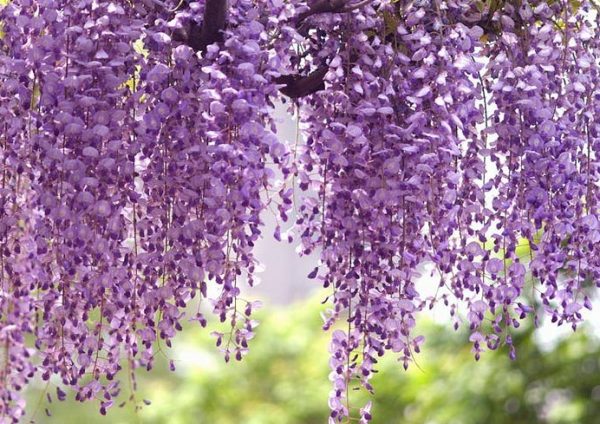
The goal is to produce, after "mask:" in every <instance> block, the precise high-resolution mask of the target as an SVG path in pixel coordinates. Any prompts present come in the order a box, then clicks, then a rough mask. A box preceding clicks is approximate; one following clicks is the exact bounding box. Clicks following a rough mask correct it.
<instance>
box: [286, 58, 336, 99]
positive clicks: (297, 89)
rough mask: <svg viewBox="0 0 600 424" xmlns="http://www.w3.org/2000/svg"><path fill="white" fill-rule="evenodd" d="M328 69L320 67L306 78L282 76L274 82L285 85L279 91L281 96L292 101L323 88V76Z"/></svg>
mask: <svg viewBox="0 0 600 424" xmlns="http://www.w3.org/2000/svg"><path fill="white" fill-rule="evenodd" d="M328 70H329V68H328V67H327V66H322V67H320V68H318V69H317V70H316V71H313V72H311V73H310V74H308V75H307V76H300V75H282V76H280V77H279V78H277V79H276V80H275V82H277V83H278V84H285V87H283V88H282V89H281V90H280V91H281V94H283V95H285V96H288V97H290V98H292V99H297V98H300V97H304V96H308V95H309V94H312V93H315V92H317V91H319V90H323V89H324V88H325V82H324V78H325V74H326V73H327V71H328Z"/></svg>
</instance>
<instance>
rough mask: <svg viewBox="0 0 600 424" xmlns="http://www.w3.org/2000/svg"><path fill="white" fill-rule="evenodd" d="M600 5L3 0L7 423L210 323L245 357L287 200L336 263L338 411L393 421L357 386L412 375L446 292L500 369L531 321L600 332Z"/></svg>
mask: <svg viewBox="0 0 600 424" xmlns="http://www.w3.org/2000/svg"><path fill="white" fill-rule="evenodd" d="M597 17H598V11H597V9H596V6H595V5H594V4H593V3H591V2H590V1H587V0H583V1H570V0H506V1H504V0H491V1H473V0H471V1H469V0H413V1H409V0H314V1H308V3H306V2H305V1H304V0H228V1H227V0H205V1H199V2H187V1H181V2H179V1H169V0H163V1H159V0H131V1H126V0H37V1H36V0H0V422H1V423H10V422H18V421H20V420H21V419H22V418H23V417H24V414H25V410H26V406H25V401H24V398H23V391H24V390H25V388H26V387H27V384H28V383H29V382H30V381H31V380H32V379H33V378H34V377H35V376H38V377H41V379H43V380H45V381H52V382H53V386H51V387H56V390H55V392H56V393H53V397H56V398H58V399H59V400H63V399H64V398H65V397H66V396H67V395H68V394H69V393H74V396H75V397H76V399H77V400H80V401H86V400H97V401H98V402H99V407H100V412H101V413H102V414H105V413H106V411H107V409H109V408H110V407H111V406H112V405H113V402H114V401H115V400H116V399H118V398H119V397H120V394H122V393H127V391H129V390H131V391H132V392H133V391H135V371H136V369H138V368H146V369H148V370H149V369H151V368H152V366H153V363H154V360H155V357H156V355H158V354H162V353H163V352H164V351H165V349H166V347H169V346H170V345H171V340H172V339H173V337H174V336H175V335H176V333H177V332H178V331H179V330H181V329H182V323H183V322H184V321H189V320H191V321H196V322H197V323H198V325H201V326H203V327H204V326H207V325H208V326H209V327H212V329H213V330H214V331H213V334H214V336H215V338H216V345H217V346H219V348H220V349H221V350H222V352H223V355H224V358H225V360H226V361H228V360H229V359H236V360H241V359H242V358H243V357H244V356H245V355H246V354H247V352H248V346H249V344H251V343H250V342H249V341H250V339H252V337H253V335H254V331H255V327H256V326H257V322H256V321H254V320H253V319H252V318H251V315H252V312H253V311H254V310H255V309H256V308H257V307H258V306H259V302H257V301H251V300H247V299H245V298H244V297H245V293H248V292H249V289H247V288H245V287H248V286H250V287H251V286H252V285H253V284H254V282H255V277H254V273H255V271H256V269H257V260H256V258H255V252H254V246H255V244H256V242H257V240H258V239H259V238H260V237H262V236H267V237H272V234H271V230H270V231H269V234H266V235H265V234H263V231H264V229H265V227H264V219H265V216H266V214H270V213H275V214H276V215H277V219H278V222H279V224H278V225H277V228H276V230H275V234H274V236H275V238H276V239H278V240H283V242H288V241H289V242H292V243H296V244H297V245H298V251H299V252H300V254H302V255H307V254H311V253H312V252H316V253H317V254H318V255H320V261H319V263H318V264H315V268H314V271H312V272H311V273H310V274H309V275H308V278H310V279H313V280H315V281H317V282H318V284H320V285H322V286H323V287H325V288H326V289H327V291H328V292H329V293H330V295H329V296H328V297H327V299H326V301H325V306H324V309H326V312H325V314H324V329H325V330H329V331H331V345H330V352H331V358H330V366H331V374H330V380H331V384H332V390H331V395H330V398H329V405H330V408H331V415H330V418H329V421H330V423H337V422H347V421H350V420H355V421H360V422H367V421H369V420H370V418H371V411H370V404H367V405H354V404H352V403H351V399H350V398H351V394H352V392H353V390H354V389H357V388H362V389H364V390H367V391H369V392H371V391H373V387H371V385H370V384H369V381H370V379H371V377H372V375H373V372H374V371H376V367H377V365H376V364H377V358H378V357H380V356H382V355H384V354H385V353H386V352H388V353H389V354H390V355H396V356H397V357H398V359H399V361H400V362H401V363H402V364H403V365H404V367H407V366H409V363H410V362H411V360H412V357H413V355H414V353H415V352H418V351H419V349H420V348H421V347H422V344H423V342H424V340H423V337H421V336H419V334H416V333H415V331H414V327H415V320H416V317H417V315H418V313H419V312H421V311H423V310H425V309H428V308H432V307H434V305H435V304H436V303H441V304H445V305H446V306H448V309H449V312H450V315H451V317H452V321H451V325H452V324H454V327H456V328H458V327H459V325H461V323H463V324H464V325H465V326H467V327H468V328H469V329H470V332H471V336H470V341H471V342H472V345H473V353H474V356H475V357H476V358H477V359H478V358H479V355H480V353H481V352H482V351H484V350H486V349H497V348H504V349H506V350H507V352H508V353H509V355H510V356H511V357H512V358H514V357H515V347H514V346H513V343H512V339H511V332H513V331H514V329H515V328H517V327H519V323H520V321H521V320H523V319H526V318H527V317H531V319H533V320H534V321H535V322H536V323H538V322H540V320H541V319H547V320H548V321H552V322H555V323H556V324H557V325H567V326H572V327H573V329H575V328H576V327H577V326H578V324H579V323H580V321H581V320H582V311H583V308H588V309H591V307H592V304H591V300H590V298H591V297H592V294H593V290H594V288H595V287H597V286H598V285H600V224H599V222H598V213H599V200H600V191H599V189H600V124H599V123H598V115H599V113H600V29H599V28H598V22H597ZM279 102H284V104H285V105H287V106H288V107H289V110H290V111H291V112H294V113H296V114H297V116H298V117H299V118H298V119H299V121H300V128H301V131H302V137H299V139H298V140H295V141H294V140H292V141H289V140H284V139H282V138H280V137H278V135H277V132H276V126H275V123H276V117H275V115H274V109H275V105H276V104H277V103H279ZM524 247H525V248H524ZM523 251H525V252H526V254H524V255H523V254H521V253H522V252H523ZM423 269H427V270H428V271H427V275H423V276H422V277H420V275H419V273H420V272H421V271H422V270H423ZM429 270H431V272H429ZM282 284H285V282H282ZM432 286H433V290H431V287H432ZM241 288H242V289H243V292H244V294H242V295H241V294H240V293H241V292H240V289H241ZM212 293H216V295H214V296H213V295H212ZM196 311H197V312H196ZM207 313H212V314H213V315H214V316H213V315H211V316H208V314H207ZM205 314H206V316H205ZM298 325H301V323H299V324H298ZM54 384H56V385H57V386H54ZM131 399H135V398H134V397H132V398H131ZM324 401H326V400H324Z"/></svg>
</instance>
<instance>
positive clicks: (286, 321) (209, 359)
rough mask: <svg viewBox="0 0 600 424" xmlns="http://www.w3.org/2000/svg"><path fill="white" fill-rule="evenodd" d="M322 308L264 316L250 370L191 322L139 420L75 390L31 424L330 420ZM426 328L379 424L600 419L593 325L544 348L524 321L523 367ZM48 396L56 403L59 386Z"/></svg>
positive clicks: (391, 382)
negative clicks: (103, 410)
mask: <svg viewBox="0 0 600 424" xmlns="http://www.w3.org/2000/svg"><path fill="white" fill-rule="evenodd" d="M318 300H319V299H309V300H305V301H303V302H301V303H297V304H295V305H291V306H287V307H285V308H278V309H277V308H275V307H271V306H269V307H266V308H265V310H263V311H262V313H258V314H257V315H258V318H259V319H260V321H261V325H260V326H259V327H258V329H257V336H256V338H255V339H254V340H252V342H251V346H250V354H249V355H248V356H247V357H246V358H245V359H244V361H242V362H234V363H229V364H225V363H224V361H223V359H222V356H221V354H220V353H219V352H218V350H217V349H216V348H215V347H214V338H212V337H210V336H209V335H208V333H209V331H206V330H203V329H201V328H199V327H198V328H197V327H191V326H190V327H189V328H187V329H186V331H184V332H183V333H182V334H180V336H179V337H178V338H177V339H176V343H175V347H174V348H173V349H171V350H170V351H169V352H168V353H169V355H170V358H171V359H173V360H175V364H176V366H177V369H176V371H175V372H171V371H169V370H168V369H169V367H168V360H167V359H165V358H163V359H162V360H160V361H158V363H157V366H156V367H155V369H154V370H153V371H152V372H151V373H148V372H146V371H144V370H140V371H138V373H137V375H138V383H139V391H138V393H137V394H136V397H137V400H138V404H141V405H142V406H143V407H142V408H141V410H140V411H138V412H137V413H136V411H135V408H134V405H133V404H132V403H131V402H129V403H128V404H127V405H125V406H124V407H122V408H119V407H117V406H115V407H113V408H112V409H110V410H109V413H108V415H107V416H105V417H103V416H101V415H100V414H99V413H98V405H97V404H92V403H86V404H81V403H78V402H75V400H74V399H73V395H72V393H69V394H68V399H67V401H65V402H58V401H56V400H54V401H53V402H52V403H51V404H48V402H47V401H46V398H45V395H44V392H43V385H34V387H33V388H32V389H31V390H29V393H28V395H29V396H28V399H29V404H28V408H27V409H28V411H29V415H28V417H27V421H25V422H29V420H31V419H32V418H33V419H34V421H35V422H36V423H61V424H62V423H69V424H70V423H82V422H85V423H86V424H94V423H104V424H108V423H111V424H117V423H127V424H129V423H172V424H188V423H216V424H239V423H248V424H275V423H277V424H311V423H325V422H327V416H328V407H327V398H328V394H329V380H328V374H329V368H328V353H327V347H328V340H329V338H328V337H329V335H328V334H327V333H324V332H323V331H322V330H321V319H320V315H319V312H320V310H321V309H322V305H320V302H319V301H318ZM420 331H421V332H422V333H421V334H424V335H425V337H426V342H425V345H424V348H423V353H422V354H420V355H419V356H418V357H417V364H418V366H414V365H412V366H411V367H410V368H409V370H408V371H407V372H405V371H404V370H403V368H402V364H401V363H399V362H397V361H396V360H395V358H393V357H392V356H391V355H389V356H388V357H386V358H385V359H384V360H382V361H381V362H380V363H379V368H378V369H379V371H380V372H379V373H378V374H377V375H376V376H375V378H374V379H373V384H374V386H375V390H376V393H375V395H374V397H373V398H372V399H373V416H374V420H373V422H374V423H386V424H387V423H403V424H433V423H439V424H481V423H491V424H493V423H556V424H558V423H585V424H587V423H599V422H600V373H599V368H600V344H599V342H598V340H597V339H596V338H595V337H593V336H592V334H591V332H590V331H586V329H585V328H581V329H580V330H578V331H577V333H575V334H572V335H570V336H569V337H567V338H565V339H562V340H559V341H558V342H557V343H555V344H554V345H553V346H552V347H551V348H545V349H541V347H540V346H539V344H538V343H536V340H535V338H534V336H533V332H532V328H531V327H530V326H529V327H528V326H527V325H524V326H522V327H521V329H520V331H519V333H518V334H517V335H516V336H515V339H516V340H515V342H516V343H515V344H516V346H517V347H518V350H517V355H518V357H517V360H516V361H514V362H513V361H510V359H509V358H508V355H507V352H506V350H504V349H502V350H500V351H499V352H486V353H485V354H483V355H482V359H481V360H480V361H479V362H478V363H477V362H475V360H474V359H473V354H472V353H471V352H470V343H469V342H468V334H467V333H465V332H461V331H458V332H454V331H452V330H451V329H450V325H440V324H435V323H433V322H431V321H423V322H421V325H420ZM124 386H125V387H126V386H127V384H124ZM48 391H49V392H50V393H51V394H53V395H54V394H55V393H56V387H53V386H52V385H50V387H49V388H48ZM128 395H129V393H125V394H124V397H125V398H126V397H127V396H128ZM53 397H55V396H53ZM40 399H43V400H42V401H41V402H40ZM143 399H148V400H150V401H151V402H152V403H151V405H149V406H146V405H144V404H143V402H142V400H143ZM365 399H366V397H365V395H364V394H361V393H358V392H357V393H356V394H354V395H353V398H352V401H353V404H354V405H356V406H359V405H362V402H364V401H365ZM45 408H48V409H49V411H50V413H51V414H52V415H51V416H50V417H48V416H47V415H46V414H45V412H44V410H45ZM34 414H35V416H33V415H34Z"/></svg>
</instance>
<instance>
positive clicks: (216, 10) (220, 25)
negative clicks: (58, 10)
mask: <svg viewBox="0 0 600 424" xmlns="http://www.w3.org/2000/svg"><path fill="white" fill-rule="evenodd" d="M227 9H228V4H227V0H206V6H205V7H204V19H203V20H202V26H201V27H198V25H196V24H192V26H191V27H190V31H189V38H188V45H189V46H190V47H191V48H193V49H194V50H196V51H206V47H208V46H209V45H210V44H213V43H217V42H220V41H223V30H224V29H225V26H226V25H227Z"/></svg>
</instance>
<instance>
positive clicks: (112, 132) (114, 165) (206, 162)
mask: <svg viewBox="0 0 600 424" xmlns="http://www.w3.org/2000/svg"><path fill="white" fill-rule="evenodd" d="M231 7H232V14H231V15H230V16H229V24H230V25H231V26H232V27H233V28H235V32H234V31H230V32H227V33H226V34H225V37H224V40H223V46H218V45H216V44H215V45H211V46H209V48H208V49H207V51H205V52H203V54H196V52H195V51H194V50H193V49H192V48H191V47H190V46H188V45H186V44H184V43H177V42H174V41H172V39H171V37H172V34H174V33H175V32H176V30H177V29H178V27H180V26H182V25H184V24H186V22H187V21H190V20H193V19H201V18H202V12H203V7H202V5H200V4H195V6H194V7H192V8H191V9H190V10H186V11H185V12H184V13H180V14H178V15H174V14H173V13H171V12H169V11H168V10H164V9H161V8H158V9H157V8H154V7H153V5H152V4H150V5H148V6H145V7H144V6H143V5H140V6H137V7H132V6H131V4H130V3H129V2H96V1H80V2H67V1H52V0H49V1H36V2H32V1H13V2H11V3H9V4H8V5H7V6H5V7H4V8H3V9H2V12H1V13H2V15H1V16H0V21H1V22H2V31H3V36H2V45H1V47H2V57H1V59H0V60H1V65H0V67H1V70H2V92H1V94H0V97H1V99H2V100H1V109H0V110H1V113H2V122H3V130H2V157H1V158H2V191H1V192H0V194H1V196H2V197H1V199H2V202H1V206H2V207H1V208H0V210H1V211H2V216H1V221H0V222H1V227H0V229H1V240H2V255H1V256H0V257H1V258H2V259H1V264H2V265H1V274H0V275H1V281H2V292H1V296H0V307H1V310H2V314H1V315H0V316H1V322H2V325H1V327H0V340H1V344H2V353H1V354H0V358H1V359H2V365H1V371H0V380H1V383H0V400H1V401H0V415H1V416H2V417H10V418H12V419H14V420H18V419H19V417H21V416H22V415H23V413H24V411H23V403H22V400H20V397H19V393H18V392H20V391H21V390H22V389H23V387H24V386H25V385H26V384H27V382H28V381H29V380H30V379H31V378H32V377H33V375H34V373H35V372H36V371H37V372H39V373H40V374H41V377H42V378H43V379H44V380H48V379H50V378H51V377H52V376H53V375H57V376H59V377H60V381H61V384H62V385H63V386H71V387H73V388H74V390H75V391H76V397H77V399H78V400H81V401H84V400H87V399H102V400H101V412H103V413H104V412H105V411H106V409H107V408H109V407H110V406H111V405H112V403H113V399H114V398H115V397H116V396H118V394H119V392H120V390H121V388H120V380H119V379H114V377H115V376H116V375H117V374H119V372H120V371H121V369H122V368H126V369H127V370H128V371H126V372H127V373H130V376H129V378H130V382H131V384H132V386H133V385H135V381H134V376H133V370H134V369H135V368H137V367H140V366H143V367H145V368H147V369H150V368H151V367H152V364H153V360H154V358H155V356H156V354H157V353H159V351H161V350H162V347H161V346H162V344H163V343H164V344H166V345H167V346H170V341H171V339H172V338H173V337H174V335H175V333H176V332H177V331H178V330H181V328H182V324H181V323H182V320H183V319H184V317H186V318H191V319H192V320H196V321H198V322H199V323H200V324H201V325H203V326H205V325H206V320H207V319H206V318H205V317H204V316H203V315H202V311H205V310H206V309H207V308H208V310H209V311H212V312H213V313H214V314H215V315H216V316H217V318H218V321H220V322H223V323H226V325H225V327H224V328H227V330H225V331H223V332H222V333H218V332H216V333H215V335H216V336H217V345H220V346H221V348H222V350H223V352H224V356H225V358H226V360H229V358H230V357H232V358H236V359H238V360H239V359H241V358H242V356H243V355H245V354H246V351H247V347H248V340H249V339H251V338H252V337H253V329H254V327H255V326H256V323H255V322H254V321H253V320H252V319H251V314H252V311H253V310H254V309H256V307H257V306H258V303H256V302H250V301H247V300H244V299H242V298H240V286H241V284H242V283H243V282H245V281H247V282H248V283H249V284H250V285H252V282H253V279H252V274H253V272H254V269H255V265H256V260H255V259H254V255H253V246H254V243H255V242H256V240H257V239H258V237H259V236H260V234H261V227H262V221H261V212H262V211H263V210H264V209H265V208H267V207H268V206H270V203H271V202H275V200H270V197H269V193H270V192H271V191H273V190H274V189H275V186H274V172H273V170H272V169H271V168H270V167H269V166H268V165H267V163H268V162H275V163H284V162H285V161H286V160H287V159H286V158H287V148H286V146H285V145H284V144H282V143H281V142H279V141H278V139H277V137H276V136H275V135H274V133H273V131H274V124H273V119H272V116H271V115H272V112H271V109H272V106H273V105H272V103H271V99H272V98H274V97H276V96H277V93H278V90H277V84H276V83H275V82H274V81H273V78H274V76H275V75H278V73H277V72H276V71H277V70H278V69H279V68H281V66H282V65H281V61H282V60H285V54H284V53H283V50H285V49H287V47H286V46H289V44H290V43H289V41H288V42H287V43H284V42H283V41H285V40H286V37H285V36H281V37H280V39H279V40H278V43H280V45H281V46H282V49H283V50H282V54H281V55H277V56H273V55H270V54H269V51H270V49H269V48H267V47H266V46H267V45H269V46H270V45H271V43H272V36H273V33H274V32H275V30H277V29H279V26H278V25H277V24H278V20H279V19H281V20H284V21H285V20H286V19H287V15H289V14H291V13H292V9H290V10H287V9H286V8H285V7H284V6H283V5H278V6H277V5H273V4H271V3H265V4H264V5H262V6H261V7H257V6H256V5H255V4H254V3H253V2H251V1H245V0H241V1H236V2H232V4H231ZM267 7H268V8H269V9H268V10H269V13H265V12H264V10H263V9H265V8H267ZM265 10H266V9H265ZM275 12H276V13H275ZM273 13H275V16H271V15H272V14H273ZM266 16H271V17H270V18H269V19H266V18H264V17H266ZM277 16H280V18H277ZM261 17H263V18H261ZM149 22H150V23H151V25H148V23H149ZM273 197H276V198H277V197H278V196H277V193H275V195H274V196H273ZM280 197H281V198H282V199H283V200H285V202H282V204H281V206H280V210H281V211H282V213H284V212H285V211H286V210H287V209H289V204H290V201H289V200H286V199H287V197H286V196H285V195H282V196H280ZM208 284H212V285H214V286H215V287H214V289H213V291H214V292H215V293H217V294H216V295H214V296H212V297H211V298H208V291H209V290H208V288H207V285H208ZM194 298H195V299H199V298H200V299H201V300H200V301H199V302H196V303H195V304H194V306H193V307H194V308H197V310H198V313H196V314H195V315H192V316H191V317H189V315H186V307H187V306H188V304H190V302H191V301H192V299H194ZM205 304H206V305H205ZM205 306H207V308H206V307H205ZM201 307H202V309H200V308H201ZM190 308H191V306H190ZM31 337H33V340H34V342H33V344H30V343H26V339H27V338H31ZM132 389H133V388H132ZM59 390H60V393H64V392H63V390H62V389H59ZM59 397H64V395H62V394H61V395H59ZM4 419H5V418H3V420H4ZM6 419H8V418H6Z"/></svg>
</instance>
